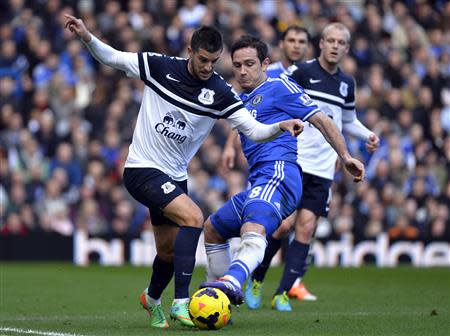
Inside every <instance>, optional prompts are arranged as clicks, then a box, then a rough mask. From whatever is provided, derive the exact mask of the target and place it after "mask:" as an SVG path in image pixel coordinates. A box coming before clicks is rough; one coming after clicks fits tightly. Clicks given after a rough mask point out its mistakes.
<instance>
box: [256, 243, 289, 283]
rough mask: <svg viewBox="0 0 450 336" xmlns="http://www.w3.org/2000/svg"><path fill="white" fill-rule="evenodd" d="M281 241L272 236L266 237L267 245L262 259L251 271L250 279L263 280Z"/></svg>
mask: <svg viewBox="0 0 450 336" xmlns="http://www.w3.org/2000/svg"><path fill="white" fill-rule="evenodd" d="M281 242H282V240H281V239H275V238H273V237H269V238H267V247H266V251H265V253H264V259H263V261H262V263H261V264H260V265H259V266H258V267H257V268H256V269H255V270H254V271H253V275H252V280H256V281H264V278H265V277H266V273H267V270H268V269H269V267H270V263H271V262H272V259H273V257H274V256H275V254H277V252H278V250H279V249H280V247H281Z"/></svg>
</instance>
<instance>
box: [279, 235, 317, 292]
mask: <svg viewBox="0 0 450 336" xmlns="http://www.w3.org/2000/svg"><path fill="white" fill-rule="evenodd" d="M308 251H309V244H303V243H300V242H299V241H297V240H295V239H294V240H293V241H292V242H291V244H289V247H288V249H287V253H286V262H285V265H284V270H283V277H282V278H281V282H280V285H279V287H278V289H277V291H276V292H275V295H278V294H281V293H283V292H284V291H286V292H287V291H288V290H289V289H291V287H292V285H293V284H294V282H295V279H297V278H298V277H302V276H303V274H304V271H305V264H306V257H307V256H308Z"/></svg>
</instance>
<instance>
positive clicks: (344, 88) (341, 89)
mask: <svg viewBox="0 0 450 336" xmlns="http://www.w3.org/2000/svg"><path fill="white" fill-rule="evenodd" d="M339 93H340V94H341V96H342V97H347V94H348V84H347V83H344V82H341V85H340V86H339Z"/></svg>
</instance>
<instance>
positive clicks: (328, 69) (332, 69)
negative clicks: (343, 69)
mask: <svg viewBox="0 0 450 336" xmlns="http://www.w3.org/2000/svg"><path fill="white" fill-rule="evenodd" d="M319 64H320V66H321V67H322V68H323V69H324V70H325V71H326V72H328V73H330V74H331V75H334V74H335V73H336V72H337V71H338V69H339V64H331V63H329V62H327V61H326V60H325V58H323V57H322V55H320V56H319Z"/></svg>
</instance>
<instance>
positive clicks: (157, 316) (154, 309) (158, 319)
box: [140, 289, 169, 329]
mask: <svg viewBox="0 0 450 336" xmlns="http://www.w3.org/2000/svg"><path fill="white" fill-rule="evenodd" d="M140 301H141V305H142V308H144V309H145V310H146V311H147V313H148V316H150V325H151V326H152V327H154V328H164V329H167V328H169V323H168V322H167V319H166V317H165V316H164V312H163V310H162V308H161V305H157V304H153V303H151V302H150V297H149V296H148V294H147V289H145V290H144V291H143V292H142V294H141V297H140Z"/></svg>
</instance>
